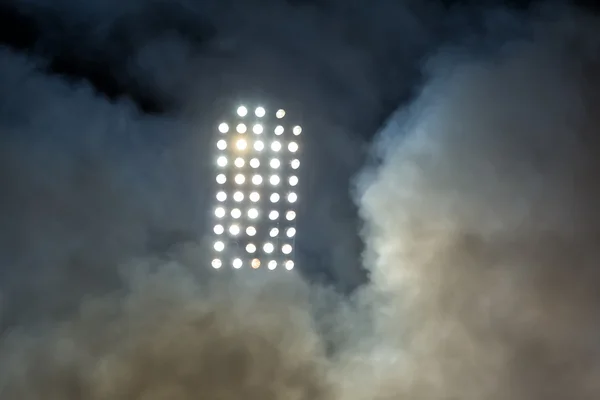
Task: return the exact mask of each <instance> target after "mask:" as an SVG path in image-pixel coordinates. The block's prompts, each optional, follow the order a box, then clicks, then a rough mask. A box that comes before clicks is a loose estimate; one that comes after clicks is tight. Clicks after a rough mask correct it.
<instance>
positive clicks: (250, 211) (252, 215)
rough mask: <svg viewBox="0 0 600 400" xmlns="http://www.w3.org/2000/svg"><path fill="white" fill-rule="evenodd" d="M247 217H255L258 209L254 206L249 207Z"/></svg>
mask: <svg viewBox="0 0 600 400" xmlns="http://www.w3.org/2000/svg"><path fill="white" fill-rule="evenodd" d="M248 218H250V219H256V218H258V210H257V209H256V208H251V209H249V210H248Z"/></svg>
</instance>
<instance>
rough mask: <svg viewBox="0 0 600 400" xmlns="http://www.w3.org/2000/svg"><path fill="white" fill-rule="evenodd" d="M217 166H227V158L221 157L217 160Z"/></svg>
mask: <svg viewBox="0 0 600 400" xmlns="http://www.w3.org/2000/svg"><path fill="white" fill-rule="evenodd" d="M217 165H218V166H219V167H225V166H226V165H227V157H225V156H221V157H219V158H217Z"/></svg>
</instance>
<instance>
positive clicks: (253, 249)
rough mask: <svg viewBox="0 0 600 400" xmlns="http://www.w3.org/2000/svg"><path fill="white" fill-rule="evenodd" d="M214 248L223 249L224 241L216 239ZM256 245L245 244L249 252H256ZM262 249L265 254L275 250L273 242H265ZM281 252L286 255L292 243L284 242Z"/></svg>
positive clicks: (290, 249)
mask: <svg viewBox="0 0 600 400" xmlns="http://www.w3.org/2000/svg"><path fill="white" fill-rule="evenodd" d="M213 247H214V249H215V251H218V252H222V251H223V250H225V243H224V242H222V241H221V240H217V241H216V242H215V244H214V246H213ZM256 250H257V248H256V245H254V244H253V243H248V244H247V245H246V251H247V252H248V253H250V254H254V253H256ZM263 251H264V252H265V253H267V254H271V253H272V252H274V251H275V245H273V243H270V242H267V243H265V244H264V245H263ZM281 252H282V253H283V254H285V255H288V254H290V253H291V252H292V245H291V244H284V245H283V246H281Z"/></svg>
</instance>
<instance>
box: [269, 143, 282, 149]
mask: <svg viewBox="0 0 600 400" xmlns="http://www.w3.org/2000/svg"><path fill="white" fill-rule="evenodd" d="M271 150H273V151H279V150H281V143H279V142H278V141H274V142H273V143H271Z"/></svg>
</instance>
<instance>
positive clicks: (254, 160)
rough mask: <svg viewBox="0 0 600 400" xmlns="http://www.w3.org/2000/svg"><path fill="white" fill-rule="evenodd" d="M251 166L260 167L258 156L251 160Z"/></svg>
mask: <svg viewBox="0 0 600 400" xmlns="http://www.w3.org/2000/svg"><path fill="white" fill-rule="evenodd" d="M250 166H251V167H252V168H258V167H260V161H258V158H253V159H252V160H250Z"/></svg>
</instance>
